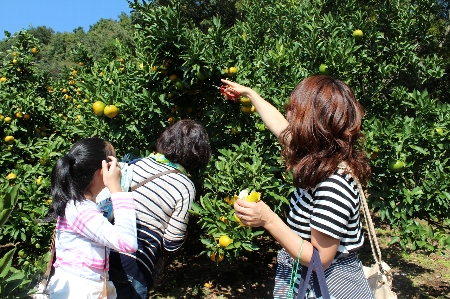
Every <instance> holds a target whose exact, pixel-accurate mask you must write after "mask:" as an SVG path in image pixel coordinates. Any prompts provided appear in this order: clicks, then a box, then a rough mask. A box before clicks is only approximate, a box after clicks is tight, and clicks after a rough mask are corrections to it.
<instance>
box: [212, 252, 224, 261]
mask: <svg viewBox="0 0 450 299" xmlns="http://www.w3.org/2000/svg"><path fill="white" fill-rule="evenodd" d="M224 258H225V257H224V255H223V254H219V262H221V261H223V259H224ZM211 261H213V262H216V254H215V253H213V254H211Z"/></svg>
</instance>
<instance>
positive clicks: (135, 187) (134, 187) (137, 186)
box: [130, 169, 181, 192]
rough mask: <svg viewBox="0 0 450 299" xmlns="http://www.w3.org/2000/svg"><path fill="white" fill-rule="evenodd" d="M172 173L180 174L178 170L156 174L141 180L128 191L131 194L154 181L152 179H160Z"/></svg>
mask: <svg viewBox="0 0 450 299" xmlns="http://www.w3.org/2000/svg"><path fill="white" fill-rule="evenodd" d="M172 172H173V173H176V172H181V171H179V170H178V169H171V170H166V171H163V172H160V173H157V174H155V175H153V176H151V177H149V178H147V179H145V180H143V181H142V182H139V183H138V184H137V185H134V186H133V187H131V188H130V191H131V192H132V191H134V190H136V189H137V188H139V187H141V186H142V185H145V184H147V183H148V182H150V181H151V180H154V179H156V178H158V177H160V176H162V175H165V174H168V173H172Z"/></svg>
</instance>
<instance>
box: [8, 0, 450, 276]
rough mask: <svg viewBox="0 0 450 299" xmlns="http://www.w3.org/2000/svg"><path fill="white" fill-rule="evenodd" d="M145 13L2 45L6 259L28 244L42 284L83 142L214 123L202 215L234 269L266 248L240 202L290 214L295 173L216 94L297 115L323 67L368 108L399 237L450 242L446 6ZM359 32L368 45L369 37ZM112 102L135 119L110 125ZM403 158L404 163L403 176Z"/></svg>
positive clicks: (217, 249) (127, 140) (141, 9)
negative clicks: (61, 198) (303, 91)
mask: <svg viewBox="0 0 450 299" xmlns="http://www.w3.org/2000/svg"><path fill="white" fill-rule="evenodd" d="M129 4H130V6H131V8H132V9H133V10H134V11H133V13H132V14H131V16H127V15H121V16H120V21H111V20H100V21H99V22H98V23H97V24H96V25H94V26H92V27H91V28H90V30H89V31H88V32H87V33H86V32H84V31H83V30H82V29H76V30H74V32H73V33H55V32H54V31H53V30H52V29H51V28H46V27H37V28H31V29H30V30H24V31H21V32H18V33H16V34H15V35H13V36H10V37H9V38H7V39H5V40H4V41H1V42H0V51H1V61H2V63H1V66H0V114H1V115H2V116H1V117H0V118H2V120H1V121H0V130H1V132H2V138H3V140H5V141H4V144H3V145H2V146H1V147H0V152H1V155H0V169H1V177H0V184H2V186H4V188H6V187H7V186H10V185H16V186H20V190H21V191H20V193H19V200H18V203H17V205H16V208H15V209H14V210H13V211H12V213H11V217H10V219H9V221H8V222H7V223H6V224H5V225H4V226H3V227H2V228H1V231H2V233H1V234H0V244H2V247H1V248H0V250H1V251H2V254H3V253H4V252H3V251H5V252H6V250H8V247H17V250H16V251H17V252H19V253H20V252H22V254H20V255H19V254H18V255H17V256H16V255H15V259H14V264H15V265H18V266H20V267H21V268H22V269H23V270H24V271H25V272H26V273H32V274H34V275H36V274H38V273H40V272H42V270H43V264H45V262H44V261H43V260H42V258H41V256H43V254H44V253H45V252H46V249H47V246H48V243H49V240H50V236H51V233H52V230H53V225H52V224H46V223H42V222H40V221H38V219H42V218H44V217H46V216H48V212H49V208H50V206H51V198H49V185H50V182H49V180H50V172H51V169H52V167H53V165H54V163H55V162H56V160H57V159H58V158H59V157H60V156H61V155H63V154H64V153H66V152H67V150H68V149H69V148H70V146H71V145H72V144H73V142H74V141H75V140H76V139H78V138H81V137H88V136H100V137H103V138H105V139H108V140H109V141H111V142H112V143H113V144H114V146H115V147H116V148H117V149H118V156H119V157H122V156H123V155H124V154H126V153H128V152H132V153H133V154H134V155H135V156H139V155H146V154H148V153H149V152H151V151H152V150H154V147H153V144H154V140H155V139H156V138H157V136H158V135H159V134H160V132H162V130H163V129H164V128H165V127H167V126H168V125H169V124H171V123H173V122H175V121H177V120H179V119H183V118H192V119H196V120H199V121H200V122H202V123H203V124H204V125H205V127H206V128H207V130H208V133H209V135H210V139H211V145H212V147H213V149H214V156H213V158H212V161H211V163H210V164H209V165H208V167H207V169H206V170H204V171H203V172H202V173H198V174H193V176H194V179H195V180H198V181H200V182H203V188H202V189H200V190H199V198H198V200H197V201H196V204H195V205H194V207H193V210H192V213H193V218H192V221H196V222H198V223H199V224H200V225H201V227H202V228H203V229H204V235H203V236H202V238H201V241H202V243H203V244H204V250H203V253H204V254H205V255H207V256H208V258H209V257H211V255H212V254H215V256H223V257H224V258H225V259H226V260H230V261H231V260H233V259H234V258H235V257H236V256H238V255H239V252H240V251H241V250H257V248H258V244H257V243H255V241H254V240H255V236H257V235H259V234H261V233H262V232H261V231H259V230H257V229H250V228H248V227H244V226H241V225H240V224H239V223H238V222H236V220H235V218H234V215H233V209H232V206H231V205H230V200H232V198H233V196H234V195H236V194H238V193H239V191H240V190H242V189H245V188H248V189H249V190H256V191H259V192H262V197H263V199H264V200H265V201H267V202H268V203H269V204H270V205H272V206H273V207H274V209H275V210H276V211H277V212H278V213H279V214H280V215H281V216H283V211H284V209H285V208H286V202H287V198H288V197H289V194H290V192H291V191H292V187H291V176H290V174H289V173H285V172H284V169H283V165H282V162H281V161H280V148H279V146H278V144H277V142H276V140H275V138H274V137H273V136H271V134H270V132H268V130H267V129H266V128H265V126H264V124H263V123H262V122H261V120H260V118H259V117H258V114H257V112H254V113H252V111H251V109H250V107H248V104H247V103H245V99H243V100H242V101H241V103H234V102H225V101H224V100H223V97H222V96H221V95H220V93H219V92H218V91H217V89H216V88H215V87H214V85H216V86H219V85H220V78H226V77H227V78H230V79H232V80H236V81H237V82H239V83H242V84H244V85H248V86H251V87H252V88H254V89H255V90H257V91H258V92H260V94H261V95H262V96H263V97H264V98H265V99H267V100H268V101H270V102H271V103H273V104H274V105H275V106H276V107H278V108H279V109H283V105H284V104H285V103H286V102H287V101H288V99H289V95H290V92H291V91H292V89H293V88H294V87H295V86H296V85H297V83H298V82H299V81H301V80H302V79H304V78H305V77H308V76H311V75H314V74H318V73H319V72H320V71H319V67H320V66H321V65H326V66H327V67H328V70H329V72H330V75H332V76H334V77H336V78H339V79H341V80H343V81H345V82H346V83H348V84H349V85H350V86H351V87H352V88H353V90H354V91H355V94H356V95H357V98H358V99H359V100H360V102H361V103H362V104H363V105H364V107H365V110H366V115H365V118H364V131H365V133H366V137H367V139H366V143H365V149H366V151H367V152H368V155H369V157H370V159H371V165H372V171H373V175H372V180H371V182H370V184H369V186H367V187H368V192H369V194H370V197H369V201H370V205H371V207H372V208H374V210H375V212H378V213H379V214H380V216H381V217H382V218H383V219H386V220H389V222H390V223H391V225H392V227H393V228H395V229H396V230H397V232H398V238H394V239H393V240H392V241H393V242H400V244H401V245H402V246H403V248H407V247H410V248H413V249H414V248H422V249H427V250H437V249H439V248H442V247H443V246H448V245H450V237H448V229H449V221H450V220H449V218H450V217H449V215H450V213H449V202H450V194H449V193H448V191H447V190H448V182H449V181H450V177H449V168H450V161H449V157H450V155H449V128H450V127H449V121H450V119H449V118H450V113H449V112H450V111H449V110H450V108H449V101H448V99H449V88H448V87H449V83H448V82H449V80H448V72H449V53H450V51H449V50H450V49H449V41H448V32H449V23H448V4H447V3H446V2H441V1H435V2H430V1H422V0H418V1H408V0H403V1H365V2H364V3H363V4H362V3H361V1H356V0H346V1H340V2H339V3H335V2H332V1H307V0H304V1H296V0H290V1H283V2H280V1H275V0H269V1H265V4H264V6H260V5H258V4H254V3H252V2H251V1H226V5H223V3H222V2H221V3H218V2H215V1H195V2H194V1H187V0H186V1H152V2H148V3H147V2H141V1H137V0H136V1H130V2H129ZM199 12H201V13H199ZM194 16H195V17H194ZM261 20H265V21H264V22H262V21H261ZM357 29H359V30H362V32H363V37H362V38H357V37H356V38H355V37H354V36H353V32H354V31H355V30H357ZM234 70H236V72H234ZM2 78H4V79H2ZM96 101H102V102H104V103H105V104H108V105H115V106H116V107H118V109H119V114H118V115H117V116H116V117H114V118H108V117H105V116H97V115H96V114H94V113H93V111H92V104H93V103H94V102H96ZM8 117H9V118H10V119H8ZM7 136H13V137H14V139H13V140H12V141H11V138H7V139H4V138H5V137H7ZM397 160H398V161H400V162H401V163H400V165H401V164H403V166H402V167H399V168H397V169H393V168H392V167H391V170H390V168H389V164H390V163H391V161H394V162H395V161H397ZM398 165H399V164H398ZM11 173H12V174H14V175H12V176H11V175H10V174H11ZM14 177H15V178H14ZM224 235H226V236H229V237H230V238H231V239H232V241H233V242H232V243H231V244H229V245H227V246H225V247H223V246H221V245H220V243H219V242H218V240H219V238H220V237H221V236H224ZM216 260H219V259H216Z"/></svg>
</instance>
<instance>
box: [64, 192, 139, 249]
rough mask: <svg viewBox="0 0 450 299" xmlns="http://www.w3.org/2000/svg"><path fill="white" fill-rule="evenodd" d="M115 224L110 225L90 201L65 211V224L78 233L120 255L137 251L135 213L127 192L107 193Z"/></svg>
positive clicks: (131, 199) (132, 202)
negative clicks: (119, 252)
mask: <svg viewBox="0 0 450 299" xmlns="http://www.w3.org/2000/svg"><path fill="white" fill-rule="evenodd" d="M111 200H112V203H113V208H114V216H115V219H114V221H115V224H114V225H113V224H111V223H110V222H109V221H108V220H107V219H106V218H105V217H103V214H102V213H101V211H100V210H99V209H98V207H97V205H96V204H95V203H94V202H91V201H87V200H86V201H83V202H82V203H80V204H76V205H71V206H70V207H69V208H68V209H67V210H66V218H67V222H68V225H69V226H70V227H71V228H72V229H73V230H74V231H75V232H76V233H78V234H80V235H82V236H84V237H86V238H88V239H90V240H93V241H95V242H96V243H99V244H101V245H104V246H106V247H109V248H113V249H115V250H117V251H121V252H130V253H131V252H135V251H136V250H137V237H136V212H135V207H134V199H133V197H132V195H131V192H115V193H113V194H111Z"/></svg>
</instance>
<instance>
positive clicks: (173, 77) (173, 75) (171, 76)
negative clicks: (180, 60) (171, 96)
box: [169, 74, 178, 81]
mask: <svg viewBox="0 0 450 299" xmlns="http://www.w3.org/2000/svg"><path fill="white" fill-rule="evenodd" d="M176 79H178V76H177V75H175V74H172V75H170V76H169V80H170V81H175V80H176Z"/></svg>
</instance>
